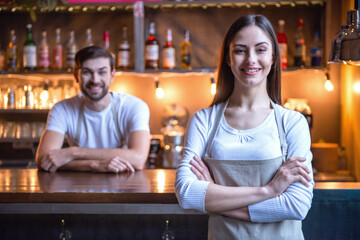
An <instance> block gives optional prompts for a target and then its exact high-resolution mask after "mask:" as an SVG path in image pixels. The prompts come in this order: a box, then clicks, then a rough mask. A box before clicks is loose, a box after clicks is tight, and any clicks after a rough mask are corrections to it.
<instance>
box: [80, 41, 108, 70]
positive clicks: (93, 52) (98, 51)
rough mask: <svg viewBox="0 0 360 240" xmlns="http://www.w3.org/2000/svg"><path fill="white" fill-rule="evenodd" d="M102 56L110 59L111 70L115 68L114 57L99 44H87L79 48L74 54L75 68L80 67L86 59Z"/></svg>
mask: <svg viewBox="0 0 360 240" xmlns="http://www.w3.org/2000/svg"><path fill="white" fill-rule="evenodd" d="M99 57H104V58H108V59H109V61H110V68H111V71H112V70H113V69H114V68H115V59H114V57H113V55H112V54H111V53H110V52H109V51H108V50H106V49H105V48H102V47H99V46H89V47H85V48H83V49H80V50H79V51H78V52H77V53H76V55H75V69H76V70H77V69H80V68H81V67H82V64H83V63H84V62H85V61H86V60H88V59H93V58H99Z"/></svg>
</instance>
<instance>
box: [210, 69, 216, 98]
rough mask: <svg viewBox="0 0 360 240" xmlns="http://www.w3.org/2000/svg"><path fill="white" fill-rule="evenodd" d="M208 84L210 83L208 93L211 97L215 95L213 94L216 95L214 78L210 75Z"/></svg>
mask: <svg viewBox="0 0 360 240" xmlns="http://www.w3.org/2000/svg"><path fill="white" fill-rule="evenodd" d="M210 83H211V90H210V92H211V95H213V96H214V95H215V93H216V83H215V78H214V76H213V75H212V74H211V78H210Z"/></svg>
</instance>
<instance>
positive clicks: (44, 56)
mask: <svg viewBox="0 0 360 240" xmlns="http://www.w3.org/2000/svg"><path fill="white" fill-rule="evenodd" d="M39 70H40V71H49V70H50V53H49V45H48V43H47V32H46V31H43V32H42V33H41V45H40V48H39Z"/></svg>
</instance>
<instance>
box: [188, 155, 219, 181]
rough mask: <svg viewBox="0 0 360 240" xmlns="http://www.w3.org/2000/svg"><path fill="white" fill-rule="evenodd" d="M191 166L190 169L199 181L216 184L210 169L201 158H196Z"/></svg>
mask: <svg viewBox="0 0 360 240" xmlns="http://www.w3.org/2000/svg"><path fill="white" fill-rule="evenodd" d="M190 164H191V165H192V167H191V168H190V169H191V171H192V172H193V173H194V174H195V175H196V176H197V178H198V180H202V181H207V182H210V183H214V180H213V179H212V177H211V174H210V171H209V169H208V167H207V166H206V165H205V163H204V161H203V160H202V159H201V158H199V157H198V156H194V157H193V160H191V161H190Z"/></svg>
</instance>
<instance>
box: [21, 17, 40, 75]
mask: <svg viewBox="0 0 360 240" xmlns="http://www.w3.org/2000/svg"><path fill="white" fill-rule="evenodd" d="M23 53H24V55H23V66H24V70H25V71H34V70H36V68H37V56H36V44H35V42H34V39H33V33H32V25H31V24H28V25H27V26H26V41H25V43H24V52H23Z"/></svg>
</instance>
